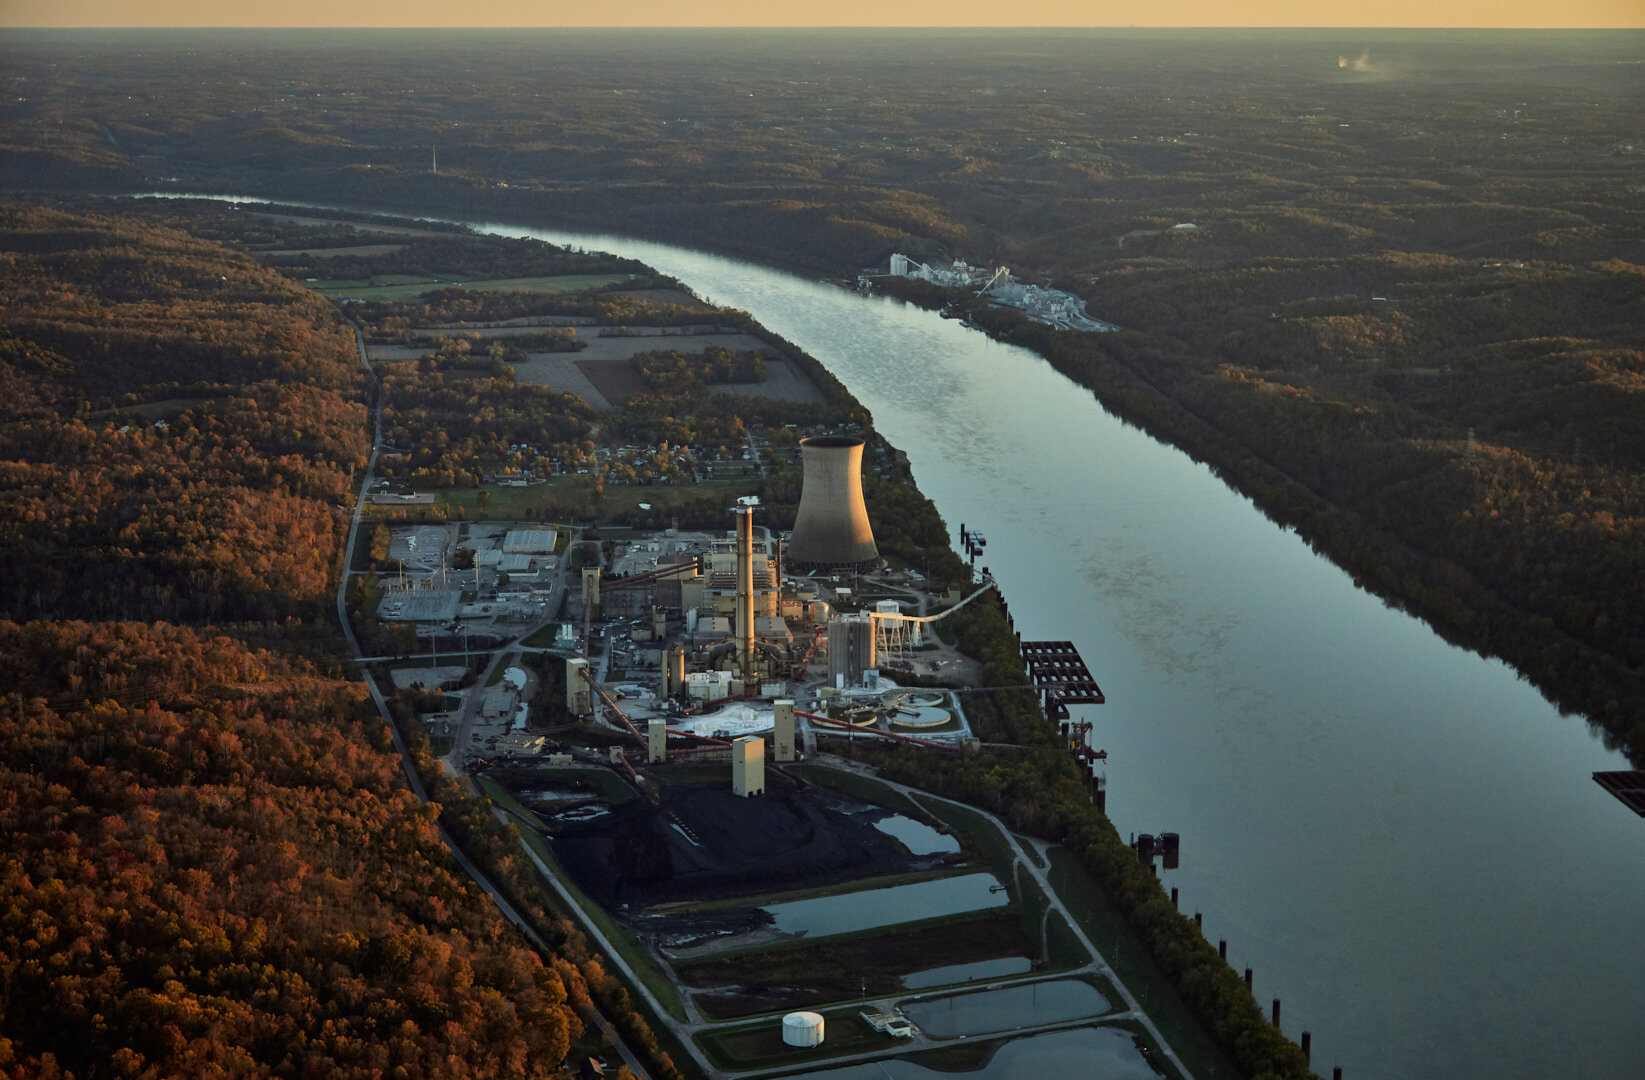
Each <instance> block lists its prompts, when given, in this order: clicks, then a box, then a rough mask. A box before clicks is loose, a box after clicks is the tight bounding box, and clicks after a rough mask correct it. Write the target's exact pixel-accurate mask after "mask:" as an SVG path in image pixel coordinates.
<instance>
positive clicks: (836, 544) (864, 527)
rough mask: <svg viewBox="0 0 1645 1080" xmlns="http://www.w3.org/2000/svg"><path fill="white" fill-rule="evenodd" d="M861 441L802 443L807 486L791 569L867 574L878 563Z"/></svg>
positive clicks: (791, 545) (826, 438)
mask: <svg viewBox="0 0 1645 1080" xmlns="http://www.w3.org/2000/svg"><path fill="white" fill-rule="evenodd" d="M862 451H863V441H862V440H861V439H856V438H849V437H846V436H840V435H821V436H818V437H816V438H812V439H804V440H802V441H801V442H800V461H801V464H802V466H803V468H804V470H805V481H804V484H803V486H802V487H801V488H800V509H799V512H798V513H797V514H796V515H795V518H794V533H793V536H792V538H791V539H790V540H789V542H788V563H789V565H790V566H792V567H795V568H797V569H801V570H828V569H835V568H852V569H858V570H866V569H869V568H870V567H872V566H873V565H874V564H875V563H876V562H878V561H879V557H880V550H879V548H878V547H876V546H875V544H874V530H873V529H871V528H870V527H869V524H868V508H867V507H866V506H865V505H863V499H862Z"/></svg>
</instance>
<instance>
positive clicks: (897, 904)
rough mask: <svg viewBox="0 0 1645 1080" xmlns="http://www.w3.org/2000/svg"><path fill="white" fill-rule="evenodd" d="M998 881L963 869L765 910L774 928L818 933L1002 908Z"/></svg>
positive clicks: (1003, 898)
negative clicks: (948, 874) (929, 878)
mask: <svg viewBox="0 0 1645 1080" xmlns="http://www.w3.org/2000/svg"><path fill="white" fill-rule="evenodd" d="M997 885H999V879H998V878H996V877H995V876H994V875H993V874H962V875H961V876H959V877H945V878H936V879H934V880H932V881H916V882H913V883H911V884H908V885H893V886H891V887H889V888H885V889H864V890H861V891H859V892H852V893H842V894H840V895H838V896H818V897H815V898H814V899H811V900H794V901H791V902H789V903H786V904H773V905H771V906H770V907H768V908H766V909H765V910H766V911H769V912H770V913H771V917H772V918H773V919H775V920H776V922H775V925H776V928H777V929H778V930H781V931H783V932H784V933H787V934H809V935H812V936H814V937H823V936H826V935H829V934H850V933H854V932H855V931H858V930H870V929H872V928H874V927H876V926H891V925H893V924H895V923H904V922H913V921H914V920H916V919H934V918H937V917H938V916H941V915H957V914H959V913H960V912H962V911H981V910H983V909H984V908H995V907H1004V906H1005V905H1006V903H1007V902H1008V901H1009V896H1008V894H1007V893H1006V891H1005V890H1004V889H1000V890H998V891H997V892H996V891H994V888H995V886H997Z"/></svg>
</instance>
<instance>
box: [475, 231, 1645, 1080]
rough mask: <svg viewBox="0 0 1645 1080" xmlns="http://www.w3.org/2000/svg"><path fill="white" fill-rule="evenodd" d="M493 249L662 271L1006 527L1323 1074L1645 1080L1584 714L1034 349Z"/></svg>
mask: <svg viewBox="0 0 1645 1080" xmlns="http://www.w3.org/2000/svg"><path fill="white" fill-rule="evenodd" d="M480 227H481V228H482V230H483V231H486V232H492V233H497V234H501V235H508V236H535V237H539V238H542V239H545V240H550V241H553V242H555V243H560V244H570V245H573V246H578V247H583V248H588V249H597V250H605V251H610V252H614V253H617V254H621V255H626V256H630V257H632V258H635V259H640V260H642V261H644V262H646V263H648V264H650V265H651V266H654V267H656V268H657V269H659V270H661V271H662V272H664V273H667V274H671V275H673V276H675V277H677V278H679V279H680V280H681V281H684V282H685V283H686V284H687V285H689V286H690V287H691V288H692V289H694V290H695V291H696V292H697V293H698V294H700V295H701V296H703V297H704V298H705V299H707V300H710V301H712V302H715V303H719V304H726V305H729V306H732V307H737V308H741V309H743V310H746V311H748V312H750V313H751V314H752V315H753V316H754V317H755V318H757V319H758V320H759V321H760V322H761V323H763V324H764V325H765V326H767V327H769V328H770V329H771V330H773V331H774V332H776V333H778V334H780V335H782V336H783V337H785V338H787V339H788V340H790V341H792V342H794V343H795V344H797V345H799V346H800V347H801V348H803V349H805V350H806V351H807V352H809V353H810V354H811V355H813V356H815V357H816V358H817V359H818V360H820V361H821V362H822V363H823V364H824V365H826V366H827V367H828V369H829V370H830V371H832V372H833V373H834V374H835V375H837V376H838V377H839V378H840V379H841V380H842V381H843V382H844V383H845V385H846V386H847V387H849V388H850V390H851V392H852V393H853V394H855V395H856V396H857V398H858V399H860V400H861V401H862V402H863V404H864V405H866V406H867V407H868V408H869V410H871V411H872V413H873V416H874V422H875V426H876V427H877V428H878V429H879V430H880V431H881V432H882V433H883V434H884V435H885V436H886V437H887V438H888V439H890V440H891V442H892V443H893V444H895V445H896V446H897V447H899V448H900V449H902V450H904V451H906V452H907V454H908V457H909V460H910V462H911V464H912V466H913V470H914V476H915V478H916V479H917V481H918V482H919V485H920V488H921V489H922V490H923V491H924V492H925V493H926V494H927V495H929V496H930V497H931V498H932V499H933V500H934V501H935V502H936V504H937V506H938V508H939V509H940V510H941V511H942V513H943V516H944V517H945V518H946V519H947V521H948V523H949V525H950V527H951V528H952V529H954V530H955V531H956V534H957V530H958V527H959V525H960V523H962V522H963V523H965V524H966V525H968V526H971V527H973V528H977V529H980V530H981V531H983V532H984V533H986V534H987V537H988V549H987V552H988V554H987V558H986V559H984V560H982V561H984V562H986V563H987V564H988V565H989V566H990V567H991V569H992V571H993V573H994V575H995V576H996V578H998V580H999V582H1000V584H1001V588H1002V590H1003V592H1004V594H1005V596H1006V597H1007V599H1008V600H1009V601H1010V604H1011V611H1012V614H1013V615H1014V616H1015V618H1016V621H1017V627H1018V629H1020V630H1021V631H1023V635H1024V637H1025V638H1030V639H1041V640H1045V639H1051V640H1060V639H1067V640H1072V641H1073V642H1074V643H1075V644H1076V645H1077V646H1078V648H1079V650H1080V653H1081V655H1082V656H1083V657H1084V658H1085V660H1086V662H1087V663H1088V664H1089V665H1090V667H1091V668H1092V670H1093V672H1094V673H1095V675H1096V677H1097V680H1098V682H1099V683H1100V684H1101V685H1102V687H1103V689H1104V691H1105V692H1106V694H1107V696H1108V704H1107V705H1104V706H1098V707H1088V708H1087V709H1086V710H1085V715H1087V716H1088V717H1089V718H1090V719H1091V720H1093V721H1094V722H1095V724H1096V729H1095V733H1094V735H1093V739H1092V741H1093V742H1094V743H1095V744H1096V745H1098V746H1100V747H1102V748H1105V749H1107V750H1108V752H1109V755H1110V757H1109V762H1108V769H1107V775H1108V788H1109V796H1108V810H1109V814H1110V816H1111V817H1112V818H1113V820H1114V823H1115V825H1116V827H1117V828H1118V829H1119V830H1120V832H1121V835H1129V834H1131V833H1135V832H1155V833H1157V832H1160V831H1164V830H1169V831H1174V832H1178V833H1180V834H1181V835H1182V865H1181V868H1180V869H1178V870H1174V871H1167V872H1165V874H1164V879H1165V883H1166V885H1167V886H1171V885H1175V886H1177V887H1178V888H1179V889H1180V890H1181V893H1182V906H1183V910H1184V911H1186V912H1190V913H1191V912H1194V911H1202V912H1204V915H1205V933H1206V936H1207V937H1208V938H1209V939H1210V940H1212V941H1216V940H1217V939H1218V938H1226V939H1227V940H1228V943H1229V944H1228V958H1229V961H1230V962H1231V963H1233V964H1234V966H1235V967H1236V968H1244V967H1247V966H1249V967H1252V968H1254V969H1255V990H1256V994H1257V998H1258V1000H1259V1001H1260V1002H1263V1003H1264V1005H1265V1007H1266V1003H1267V1002H1268V1001H1269V1000H1270V999H1272V998H1275V997H1278V998H1281V999H1282V1000H1283V1002H1284V1007H1283V1017H1282V1019H1283V1021H1284V1027H1285V1030H1286V1032H1287V1033H1288V1034H1290V1035H1291V1036H1292V1037H1293V1038H1294V1037H1296V1035H1297V1034H1298V1033H1299V1032H1300V1031H1302V1030H1309V1031H1312V1033H1313V1050H1314V1057H1313V1060H1314V1066H1315V1070H1316V1071H1317V1072H1321V1073H1323V1074H1324V1075H1326V1076H1329V1075H1330V1069H1331V1067H1332V1066H1333V1065H1341V1066H1342V1067H1343V1070H1344V1077H1345V1080H1429V1078H1434V1077H1476V1076H1477V1077H1487V1076H1488V1077H1493V1078H1496V1080H1544V1078H1549V1077H1566V1076H1569V1077H1584V1078H1590V1080H1634V1078H1637V1077H1639V1076H1640V1075H1641V1071H1640V1070H1641V1064H1640V1063H1641V1062H1642V1061H1645V978H1641V977H1640V970H1641V965H1640V959H1641V956H1642V953H1645V944H1642V943H1645V821H1642V820H1641V819H1640V818H1638V817H1636V816H1635V815H1633V814H1632V813H1630V812H1628V811H1627V810H1626V809H1625V808H1624V807H1623V806H1622V805H1621V804H1620V803H1618V802H1617V801H1616V800H1614V799H1613V798H1611V797H1610V796H1609V795H1607V794H1605V793H1604V792H1603V791H1602V790H1601V789H1600V788H1599V786H1598V785H1596V784H1595V783H1594V782H1593V781H1592V779H1591V778H1590V774H1591V773H1592V772H1594V771H1595V770H1600V769H1624V768H1627V767H1628V766H1627V763H1626V762H1625V761H1624V759H1623V758H1622V757H1621V755H1619V754H1616V753H1613V752H1610V751H1607V750H1606V749H1605V748H1604V747H1603V746H1602V745H1601V744H1600V742H1599V741H1598V740H1597V739H1596V738H1595V737H1594V736H1593V735H1592V734H1591V733H1590V731H1589V729H1588V727H1587V725H1586V724H1585V723H1584V722H1583V721H1582V720H1581V719H1579V718H1573V717H1562V716H1560V715H1559V713H1558V711H1557V710H1555V709H1554V708H1553V707H1552V706H1551V705H1549V704H1548V702H1547V701H1546V700H1544V699H1543V698H1542V696H1541V695H1540V694H1538V693H1537V692H1536V690H1534V689H1533V688H1532V687H1531V686H1529V685H1528V684H1527V683H1526V682H1524V681H1523V680H1521V679H1520V678H1519V677H1518V676H1517V675H1516V673H1515V672H1514V671H1513V670H1512V669H1511V668H1509V667H1507V666H1506V665H1504V664H1502V663H1500V662H1498V661H1494V660H1486V659H1482V658H1480V657H1479V656H1477V655H1474V654H1473V653H1470V652H1467V651H1465V650H1462V649H1457V648H1455V647H1453V646H1451V645H1448V644H1447V643H1446V642H1444V641H1443V640H1441V639H1440V638H1439V637H1438V636H1437V635H1436V634H1434V633H1433V631H1432V630H1430V629H1429V628H1428V627H1427V626H1426V625H1425V624H1424V623H1422V622H1420V621H1419V620H1416V619H1413V618H1411V617H1409V616H1407V615H1404V614H1402V613H1400V612H1397V611H1394V610H1392V609H1390V608H1388V607H1386V606H1385V605H1384V604H1383V603H1382V602H1381V601H1380V600H1378V599H1377V598H1376V597H1373V596H1371V595H1369V594H1367V593H1365V592H1363V591H1361V590H1359V589H1358V588H1356V587H1355V586H1354V584H1353V582H1352V581H1351V580H1350V579H1349V577H1348V576H1347V575H1346V574H1344V573H1343V572H1342V571H1341V570H1339V569H1337V568H1336V567H1335V566H1334V565H1333V564H1331V563H1330V562H1329V561H1328V560H1325V559H1323V558H1321V557H1319V556H1317V555H1315V554H1314V553H1313V552H1312V551H1311V550H1310V549H1309V548H1308V547H1307V545H1306V544H1304V543H1303V542H1302V541H1301V540H1300V539H1299V538H1298V537H1297V536H1296V535H1295V534H1293V533H1290V532H1288V531H1286V530H1284V529H1281V528H1279V527H1277V526H1275V525H1274V524H1273V523H1272V522H1270V521H1269V520H1268V519H1267V518H1265V517H1264V516H1263V515H1262V514H1261V513H1260V512H1258V511H1257V510H1256V509H1255V508H1254V507H1253V506H1252V505H1251V503H1250V501H1249V500H1247V499H1245V498H1244V497H1243V496H1241V495H1239V494H1237V493H1236V492H1234V491H1232V490H1230V489H1229V488H1228V487H1227V486H1226V485H1224V484H1223V483H1222V482H1221V481H1219V480H1218V479H1216V478H1215V477H1214V476H1212V475H1211V473H1210V471H1209V470H1208V469H1207V468H1205V467H1204V466H1201V465H1198V464H1196V463H1194V462H1193V461H1191V460H1190V459H1189V458H1187V457H1186V456H1185V455H1183V454H1181V453H1179V452H1178V451H1176V450H1174V449H1172V448H1171V447H1168V446H1165V445H1162V444H1160V443H1158V442H1156V441H1154V440H1153V439H1151V438H1149V437H1148V436H1147V435H1145V434H1143V433H1142V432H1140V431H1138V430H1136V429H1135V428H1131V427H1128V426H1126V425H1125V424H1123V423H1121V422H1120V421H1118V420H1116V419H1115V418H1114V417H1112V416H1110V415H1109V414H1108V413H1106V412H1104V411H1103V409H1102V408H1101V407H1100V405H1099V404H1098V403H1097V402H1096V401H1095V400H1094V399H1093V397H1092V395H1091V393H1090V392H1089V391H1087V390H1084V389H1082V388H1080V387H1078V386H1076V385H1075V384H1073V383H1071V382H1070V381H1069V380H1068V379H1066V378H1064V377H1063V376H1062V375H1060V374H1058V373H1056V372H1055V371H1053V370H1052V369H1051V367H1050V365H1048V364H1047V363H1046V362H1045V361H1044V360H1043V359H1041V358H1040V357H1039V356H1037V355H1035V354H1034V353H1032V352H1029V351H1027V350H1025V349H1021V348H1017V347H1014V346H1008V345H1002V344H1000V343H997V342H994V341H992V340H990V339H989V338H987V337H986V336H984V335H982V334H980V333H977V332H974V331H970V330H966V329H965V328H963V327H961V326H960V325H958V324H957V323H956V322H952V321H948V320H944V319H941V318H939V317H938V316H937V315H936V314H935V313H933V312H927V311H923V310H920V309H917V308H914V307H912V306H909V305H905V304H903V303H901V302H898V301H895V300H890V299H886V298H883V297H870V298H864V297H860V296H857V295H855V294H853V293H849V292H846V291H843V290H841V289H838V288H835V287H832V286H828V285H823V284H819V283H816V282H812V281H807V280H805V279H802V278H798V277H795V276H793V275H791V274H787V273H783V272H780V271H775V270H771V269H767V268H765V267H761V266H756V265H753V264H751V263H747V262H743V261H740V260H736V259H729V258H724V257H720V256H715V255H709V254H705V253H702V252H697V251H692V250H689V249H685V248H679V247H674V246H670V245H665V244H657V243H651V242H647V241H639V240H633V239H628V238H622V237H615V236H606V235H585V234H578V233H571V232H561V231H554V230H539V229H524V228H520V227H517V226H509V225H483V226H480ZM1093 314H1094V315H1096V316H1098V317H1101V303H1100V300H1099V301H1098V302H1097V303H1095V304H1093Z"/></svg>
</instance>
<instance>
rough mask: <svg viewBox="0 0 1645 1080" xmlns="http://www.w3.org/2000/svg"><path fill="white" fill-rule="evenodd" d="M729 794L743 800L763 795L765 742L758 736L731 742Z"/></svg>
mask: <svg viewBox="0 0 1645 1080" xmlns="http://www.w3.org/2000/svg"><path fill="white" fill-rule="evenodd" d="M731 793H732V794H733V795H740V796H742V797H743V798H745V799H746V798H749V797H751V796H754V795H764V794H765V740H764V739H762V738H760V737H759V736H758V735H744V736H743V737H742V738H740V739H733V740H732V742H731Z"/></svg>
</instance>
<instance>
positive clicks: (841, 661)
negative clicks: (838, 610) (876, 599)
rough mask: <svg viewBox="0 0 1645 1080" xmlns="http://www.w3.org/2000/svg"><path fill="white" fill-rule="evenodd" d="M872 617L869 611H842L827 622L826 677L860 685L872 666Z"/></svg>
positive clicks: (834, 680)
mask: <svg viewBox="0 0 1645 1080" xmlns="http://www.w3.org/2000/svg"><path fill="white" fill-rule="evenodd" d="M874 661H875V655H874V620H873V618H872V617H871V616H869V615H841V616H840V617H839V618H837V619H834V620H833V621H831V622H830V623H829V624H828V681H829V682H830V683H833V684H834V685H836V686H842V685H843V686H860V685H862V680H863V673H864V672H865V671H871V670H873V669H874Z"/></svg>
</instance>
